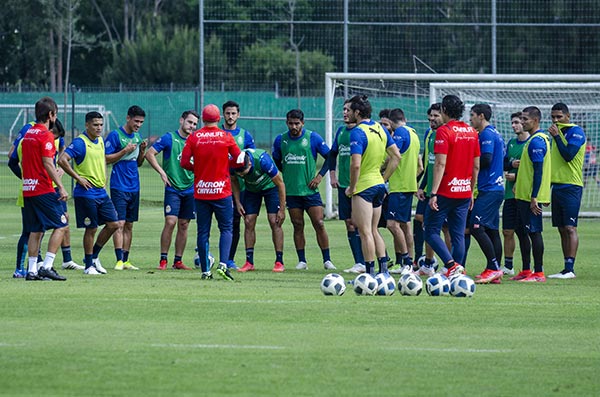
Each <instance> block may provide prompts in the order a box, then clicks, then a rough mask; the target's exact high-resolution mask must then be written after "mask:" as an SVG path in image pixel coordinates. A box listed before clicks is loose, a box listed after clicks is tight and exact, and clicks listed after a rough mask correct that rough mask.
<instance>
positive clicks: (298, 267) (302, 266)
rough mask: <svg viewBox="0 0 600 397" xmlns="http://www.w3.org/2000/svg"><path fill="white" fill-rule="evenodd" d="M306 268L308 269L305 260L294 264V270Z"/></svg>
mask: <svg viewBox="0 0 600 397" xmlns="http://www.w3.org/2000/svg"><path fill="white" fill-rule="evenodd" d="M306 269H308V265H307V264H306V262H303V261H300V262H298V264H297V265H296V270H306Z"/></svg>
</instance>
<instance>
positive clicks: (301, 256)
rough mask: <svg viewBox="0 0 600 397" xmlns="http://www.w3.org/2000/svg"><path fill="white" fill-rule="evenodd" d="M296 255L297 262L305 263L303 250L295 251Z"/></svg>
mask: <svg viewBox="0 0 600 397" xmlns="http://www.w3.org/2000/svg"><path fill="white" fill-rule="evenodd" d="M296 254H298V262H306V253H305V252H304V250H303V249H301V250H296Z"/></svg>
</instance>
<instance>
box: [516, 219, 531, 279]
mask: <svg viewBox="0 0 600 397" xmlns="http://www.w3.org/2000/svg"><path fill="white" fill-rule="evenodd" d="M515 234H516V235H517V237H518V239H519V250H520V251H521V261H522V263H523V266H522V267H523V270H530V269H531V240H530V239H529V235H528V234H527V232H525V229H524V228H523V227H519V228H517V229H515Z"/></svg>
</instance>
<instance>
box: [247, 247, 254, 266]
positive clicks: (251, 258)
mask: <svg viewBox="0 0 600 397" xmlns="http://www.w3.org/2000/svg"><path fill="white" fill-rule="evenodd" d="M246 262H250V263H252V264H253V265H254V248H246Z"/></svg>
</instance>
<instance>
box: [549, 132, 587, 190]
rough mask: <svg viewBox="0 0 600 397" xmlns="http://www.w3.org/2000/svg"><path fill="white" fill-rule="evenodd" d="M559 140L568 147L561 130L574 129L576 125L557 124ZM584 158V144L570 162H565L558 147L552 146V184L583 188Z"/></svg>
mask: <svg viewBox="0 0 600 397" xmlns="http://www.w3.org/2000/svg"><path fill="white" fill-rule="evenodd" d="M557 126H558V131H559V132H558V136H559V138H560V140H561V141H562V142H563V143H564V144H565V146H567V145H568V142H567V139H566V138H565V134H564V133H563V130H568V129H569V128H571V127H575V126H576V124H557ZM584 158H585V144H583V145H581V147H580V148H579V150H578V151H577V154H576V155H575V157H573V159H571V161H566V160H565V159H564V158H563V156H562V155H561V154H560V152H559V151H558V146H557V145H555V144H553V145H552V183H562V184H569V185H576V186H583V160H584Z"/></svg>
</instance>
